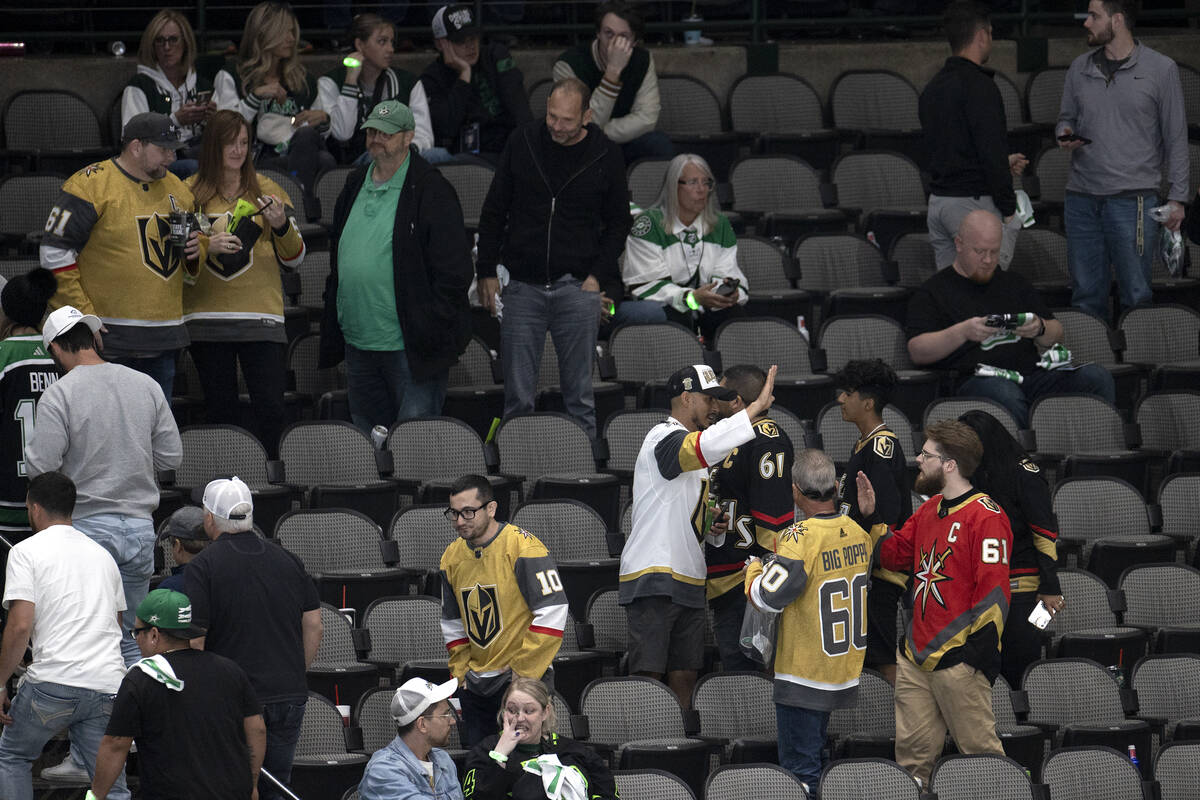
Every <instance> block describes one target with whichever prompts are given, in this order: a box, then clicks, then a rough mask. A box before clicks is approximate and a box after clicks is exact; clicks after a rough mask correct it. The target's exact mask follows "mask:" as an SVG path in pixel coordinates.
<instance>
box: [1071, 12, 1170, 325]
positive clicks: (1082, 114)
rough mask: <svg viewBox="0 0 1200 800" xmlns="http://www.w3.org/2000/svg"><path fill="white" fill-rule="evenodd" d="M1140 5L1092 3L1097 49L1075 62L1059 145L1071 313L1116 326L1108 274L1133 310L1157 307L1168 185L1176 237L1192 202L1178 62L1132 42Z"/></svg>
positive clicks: (1091, 34)
mask: <svg viewBox="0 0 1200 800" xmlns="http://www.w3.org/2000/svg"><path fill="white" fill-rule="evenodd" d="M1132 5H1133V0H1091V2H1090V3H1088V11H1087V18H1086V19H1085V20H1084V23H1083V26H1084V27H1085V28H1086V29H1087V32H1088V39H1087V41H1088V45H1089V46H1090V47H1095V48H1096V49H1095V50H1092V51H1090V52H1088V53H1084V54H1083V55H1081V56H1079V57H1078V58H1076V59H1075V60H1074V61H1073V62H1071V68H1070V69H1069V70H1068V71H1067V77H1066V80H1065V82H1064V85H1063V94H1062V107H1061V110H1060V111H1059V115H1058V125H1057V126H1056V129H1055V135H1056V136H1057V137H1058V145H1059V147H1062V148H1064V149H1066V150H1069V151H1070V152H1071V171H1070V174H1069V175H1068V177H1067V194H1066V202H1065V208H1064V211H1063V220H1064V222H1065V223H1066V228H1067V264H1068V266H1069V267H1070V270H1071V282H1072V283H1073V284H1074V286H1075V288H1074V291H1073V293H1072V296H1071V304H1072V305H1074V306H1077V307H1078V308H1080V309H1082V310H1083V311H1086V312H1088V313H1089V314H1092V315H1093V316H1096V317H1100V318H1101V319H1103V320H1108V318H1109V310H1108V293H1109V286H1110V285H1111V281H1110V279H1109V268H1108V266H1109V264H1112V267H1113V270H1114V271H1115V272H1116V275H1117V285H1118V287H1119V289H1120V299H1121V305H1122V306H1123V307H1124V308H1132V307H1134V306H1139V305H1146V304H1148V303H1149V302H1150V298H1151V293H1150V265H1151V264H1152V263H1153V261H1154V252H1155V250H1156V249H1157V248H1158V237H1159V223H1158V222H1157V221H1155V220H1154V219H1153V218H1152V217H1151V215H1150V210H1151V209H1153V208H1155V207H1156V206H1158V205H1159V203H1160V202H1162V198H1160V197H1159V194H1158V190H1159V185H1160V184H1161V183H1163V182H1164V181H1165V182H1166V183H1167V185H1168V189H1167V197H1166V198H1165V200H1166V201H1167V202H1166V205H1167V206H1168V211H1167V216H1166V220H1165V221H1164V222H1163V223H1162V224H1163V225H1164V226H1165V227H1166V228H1167V229H1169V230H1172V231H1177V230H1179V226H1180V223H1182V222H1183V215H1184V208H1183V204H1184V203H1186V202H1187V200H1188V197H1189V194H1188V142H1187V137H1188V132H1187V118H1186V113H1185V110H1184V103H1183V86H1182V84H1181V83H1180V80H1179V68H1178V67H1177V66H1176V65H1175V62H1174V61H1172V60H1171V59H1169V58H1167V57H1166V56H1164V55H1163V54H1162V53H1159V52H1157V51H1155V50H1151V49H1150V48H1149V47H1147V46H1146V45H1144V44H1142V43H1141V42H1139V41H1137V40H1136V39H1134V38H1133V21H1134V20H1133V8H1132Z"/></svg>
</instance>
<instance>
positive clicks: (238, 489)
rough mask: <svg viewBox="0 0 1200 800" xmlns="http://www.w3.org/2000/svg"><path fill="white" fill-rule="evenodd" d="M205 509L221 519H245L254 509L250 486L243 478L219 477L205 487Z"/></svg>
mask: <svg viewBox="0 0 1200 800" xmlns="http://www.w3.org/2000/svg"><path fill="white" fill-rule="evenodd" d="M204 510H205V511H207V512H209V513H210V514H212V515H213V516H214V517H220V518H221V519H245V518H246V517H248V516H250V514H251V513H252V512H253V511H254V500H253V498H252V497H251V496H250V487H249V486H247V485H246V484H245V483H244V482H243V481H242V479H241V478H238V477H236V476H235V477H233V478H217V479H216V480H215V481H209V484H208V486H205V487H204Z"/></svg>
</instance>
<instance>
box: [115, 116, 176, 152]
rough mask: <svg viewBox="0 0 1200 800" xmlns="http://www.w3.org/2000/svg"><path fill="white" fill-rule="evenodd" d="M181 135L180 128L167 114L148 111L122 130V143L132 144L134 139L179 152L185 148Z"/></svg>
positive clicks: (133, 118) (136, 117)
mask: <svg viewBox="0 0 1200 800" xmlns="http://www.w3.org/2000/svg"><path fill="white" fill-rule="evenodd" d="M180 134H181V132H180V130H179V126H178V125H176V124H175V123H174V122H172V121H171V118H170V117H168V116H167V115H166V114H158V113H156V112H154V111H146V112H144V113H141V114H134V115H133V116H132V117H130V118H129V122H126V123H125V127H124V128H123V129H122V130H121V141H122V142H132V141H133V140H134V139H141V140H142V141H143V142H149V143H150V144H156V145H158V146H159V147H165V148H167V149H168V150H178V149H180V148H181V147H183V146H184V141H183V138H182V136H181V135H180Z"/></svg>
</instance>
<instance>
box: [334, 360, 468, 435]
mask: <svg viewBox="0 0 1200 800" xmlns="http://www.w3.org/2000/svg"><path fill="white" fill-rule="evenodd" d="M449 380H450V371H449V370H443V371H441V372H439V373H437V374H436V375H434V376H433V377H431V378H427V379H425V380H423V381H416V380H413V376H412V372H411V371H410V370H409V368H408V354H407V353H406V352H405V351H403V350H359V349H358V348H357V347H355V346H354V345H352V344H349V343H347V344H346V386H347V399H348V400H349V402H350V419H351V420H353V421H354V424H355V425H356V426H358V428H359V429H360V430H362V432H363V433H366V434H370V433H371V429H372V428H373V427H375V426H376V425H382V426H383V427H385V428H391V427H392V425H394V424H395V423H397V422H402V421H403V420H406V419H416V418H417V417H436V416H438V415H439V414H441V413H442V405H443V404H444V403H445V401H446V385H447V383H448V382H449Z"/></svg>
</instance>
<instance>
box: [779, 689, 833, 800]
mask: <svg viewBox="0 0 1200 800" xmlns="http://www.w3.org/2000/svg"><path fill="white" fill-rule="evenodd" d="M775 723H776V726H777V727H778V729H779V766H781V767H783V768H784V769H786V770H787V771H788V772H790V773H792V774H793V775H795V776H796V777H797V778H798V779H799V780H801V781H803V782H804V783H806V784H808V786H809V788H815V787H816V785H817V782H818V781H819V780H820V778H821V751H822V750H823V749H824V747H825V733H826V731H827V730H828V728H829V712H828V711H813V710H811V709H808V708H798V707H796V706H785V705H783V704H781V703H776V704H775Z"/></svg>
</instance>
